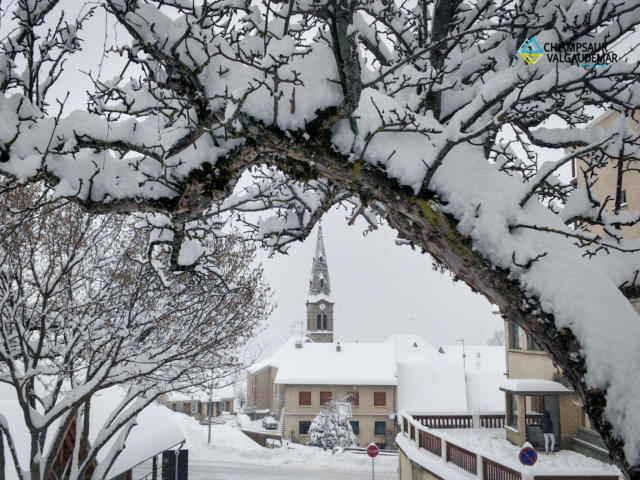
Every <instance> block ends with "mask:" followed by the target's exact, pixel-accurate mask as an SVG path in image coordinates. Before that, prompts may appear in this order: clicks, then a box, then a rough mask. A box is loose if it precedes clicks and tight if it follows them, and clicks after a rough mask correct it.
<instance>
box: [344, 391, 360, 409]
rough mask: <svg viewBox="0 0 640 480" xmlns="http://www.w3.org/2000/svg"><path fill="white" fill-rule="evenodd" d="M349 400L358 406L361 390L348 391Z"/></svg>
mask: <svg viewBox="0 0 640 480" xmlns="http://www.w3.org/2000/svg"><path fill="white" fill-rule="evenodd" d="M347 400H348V401H350V402H351V405H353V406H354V407H357V406H358V405H360V392H347Z"/></svg>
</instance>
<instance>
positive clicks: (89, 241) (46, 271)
mask: <svg viewBox="0 0 640 480" xmlns="http://www.w3.org/2000/svg"><path fill="white" fill-rule="evenodd" d="M29 190H31V191H33V190H34V188H33V187H31V188H29V189H18V190H15V191H13V192H12V193H11V194H6V195H5V196H4V197H3V200H4V202H3V205H2V206H3V208H2V210H1V211H0V215H1V216H2V220H3V222H2V225H3V226H2V234H3V239H2V243H1V244H0V382H1V383H4V384H8V385H10V386H11V387H13V390H14V392H15V395H16V398H17V400H18V403H19V405H20V407H21V410H22V416H23V417H24V422H25V424H26V426H27V428H28V431H29V435H30V447H29V448H30V452H29V458H30V464H29V468H28V469H23V468H22V467H21V466H20V464H19V463H18V456H17V454H18V452H17V451H16V442H15V441H14V435H15V433H16V432H13V431H12V430H11V429H10V428H9V424H8V423H7V421H6V419H4V417H3V416H2V414H0V431H1V432H2V433H3V435H4V437H5V439H6V441H7V443H8V445H9V452H10V458H9V468H12V466H11V463H13V465H14V466H15V469H16V471H17V473H18V476H19V478H21V479H24V480H27V479H31V480H42V479H44V478H49V475H50V472H51V471H52V469H54V467H55V469H56V474H57V475H59V476H60V478H70V479H81V478H95V479H102V478H105V476H106V474H107V473H108V470H109V468H110V467H111V465H112V464H113V462H114V461H115V460H116V458H117V457H118V455H119V454H120V453H121V451H122V449H123V448H124V445H125V440H126V438H127V436H128V434H129V432H130V430H131V429H132V428H133V427H134V425H135V420H136V416H137V414H138V413H139V412H140V411H141V410H142V409H143V408H145V407H146V406H148V405H149V404H150V403H151V402H152V401H154V400H155V399H156V398H158V397H159V396H160V395H162V394H164V393H167V392H170V391H174V390H177V389H184V388H189V387H193V386H196V385H202V384H205V383H210V382H212V381H215V380H216V378H218V379H223V378H227V377H229V376H230V375H233V374H234V373H235V372H237V371H238V370H239V369H240V368H242V366H243V347H244V346H245V344H246V342H247V341H248V340H249V339H250V338H252V337H253V335H254V334H255V332H256V330H257V329H258V328H259V326H260V323H261V321H263V320H264V319H265V317H266V315H267V314H268V313H269V300H268V298H267V295H268V289H267V288H266V287H265V286H264V284H263V283H262V281H261V275H262V273H261V270H260V268H258V267H257V266H256V265H253V264H252V262H253V258H254V257H253V248H251V247H249V246H247V245H245V244H242V243H238V242H235V241H233V240H232V239H230V238H224V239H219V240H218V241H217V242H216V244H215V245H211V246H210V247H211V248H210V251H211V254H212V257H211V258H213V257H215V258H216V264H217V267H216V270H215V272H213V271H211V272H209V271H206V272H199V273H196V272H182V273H179V274H173V273H171V272H165V274H164V275H161V272H159V270H158V268H154V267H153V266H152V265H151V264H152V263H153V262H154V261H159V260H157V259H156V257H158V256H160V255H161V254H162V252H158V253H155V254H147V249H148V248H149V247H148V239H147V236H146V233H145V232H144V231H139V230H137V229H135V228H134V227H133V226H132V221H131V219H129V218H126V217H118V216H90V215H88V214H86V213H83V212H82V211H81V210H80V208H79V207H78V206H77V205H75V204H73V203H69V202H63V201H58V202H54V203H50V204H49V205H48V207H49V208H48V210H47V209H46V208H45V207H44V206H40V208H38V209H31V208H30V206H31V200H32V198H33V195H32V194H30V193H29ZM16 212H19V213H16ZM214 252H215V253H214ZM149 256H151V259H149ZM223 381H224V380H223ZM227 381H228V380H227ZM113 386H119V387H121V388H122V389H123V390H124V392H125V393H124V397H123V399H122V401H121V403H120V404H119V405H114V406H113V410H112V411H111V412H110V415H109V421H108V422H106V424H105V426H104V427H101V430H100V431H99V433H98V434H97V436H96V437H95V440H93V441H92V442H89V408H90V403H91V399H92V398H93V396H94V395H95V394H96V393H99V392H100V391H101V390H104V389H106V388H110V387H113ZM72 422H75V425H76V446H75V448H74V449H73V454H72V455H71V456H70V457H69V458H68V459H66V461H67V463H66V464H63V465H59V464H58V463H59V462H57V458H58V455H57V454H58V452H59V451H60V449H61V447H62V444H63V442H64V440H65V435H66V433H67V430H68V429H69V426H70V425H71V423H72ZM94 428H95V427H94ZM113 438H117V439H118V441H116V442H111V443H110V440H112V439H113ZM45 442H46V444H47V448H46V449H45ZM105 450H106V451H105ZM98 453H102V454H103V455H101V458H102V460H101V461H100V462H99V463H98V464H97V466H96V461H97V458H98V457H97V455H98ZM3 472H4V470H3Z"/></svg>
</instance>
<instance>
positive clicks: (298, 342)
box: [296, 340, 302, 348]
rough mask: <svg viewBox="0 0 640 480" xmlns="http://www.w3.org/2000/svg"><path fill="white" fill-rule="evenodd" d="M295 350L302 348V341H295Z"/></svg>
mask: <svg viewBox="0 0 640 480" xmlns="http://www.w3.org/2000/svg"><path fill="white" fill-rule="evenodd" d="M296 348H302V340H296Z"/></svg>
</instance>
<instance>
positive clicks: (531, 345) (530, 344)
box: [527, 334, 542, 351]
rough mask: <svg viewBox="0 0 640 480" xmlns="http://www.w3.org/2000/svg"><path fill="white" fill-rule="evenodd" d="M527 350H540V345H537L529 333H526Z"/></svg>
mask: <svg viewBox="0 0 640 480" xmlns="http://www.w3.org/2000/svg"><path fill="white" fill-rule="evenodd" d="M527 350H538V351H539V350H542V348H540V345H538V343H537V342H536V341H535V340H534V339H533V337H532V336H531V335H529V334H527Z"/></svg>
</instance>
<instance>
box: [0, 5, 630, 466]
mask: <svg viewBox="0 0 640 480" xmlns="http://www.w3.org/2000/svg"><path fill="white" fill-rule="evenodd" d="M62 3H64V2H58V1H55V0H34V1H26V0H19V1H17V2H15V3H14V4H13V5H12V7H11V9H10V10H8V11H6V12H4V17H3V18H4V19H5V20H4V25H5V28H4V30H3V31H4V34H3V37H2V38H3V40H2V53H1V55H2V56H1V62H2V65H5V66H6V68H4V69H3V72H2V75H3V79H2V82H0V85H1V86H2V94H3V95H2V97H1V98H0V112H1V115H2V122H3V129H2V130H1V131H0V152H1V155H0V156H1V158H2V163H1V164H0V169H1V170H2V171H3V172H4V173H5V174H6V175H7V178H10V179H11V180H10V181H8V182H7V184H6V188H11V186H12V185H13V183H15V182H16V181H18V180H20V181H24V180H26V179H30V180H34V181H35V180H41V181H45V182H48V183H49V184H50V185H53V186H54V188H55V190H56V193H57V194H58V195H59V196H61V197H65V198H72V199H74V200H75V201H77V202H78V203H80V204H81V205H82V206H83V207H84V208H85V209H87V210H88V211H90V212H94V213H95V212H98V213H99V212H140V211H143V212H155V213H157V214H159V215H160V217H161V218H162V219H163V220H162V222H160V223H157V222H156V223H153V222H152V223H151V224H150V228H153V229H157V230H158V232H157V233H152V235H153V237H154V238H161V239H162V240H161V242H162V243H163V245H168V246H169V248H170V249H171V251H170V252H169V253H168V255H167V257H168V258H167V262H168V264H169V265H171V266H172V268H174V269H178V270H180V269H183V270H184V269H189V268H194V267H193V265H194V264H195V263H194V262H197V260H198V258H199V255H186V254H185V255H180V252H181V251H182V250H183V248H186V247H185V246H184V245H185V243H186V244H187V245H191V246H193V244H194V242H201V243H203V245H204V246H203V250H202V251H203V252H204V251H206V245H205V244H206V241H207V240H206V238H207V237H215V236H216V235H217V233H218V231H219V228H220V224H219V222H220V221H221V220H220V219H221V218H228V217H230V216H232V215H237V216H239V217H240V219H241V220H242V221H243V222H244V224H245V225H246V227H247V228H246V232H247V236H249V237H252V238H257V239H259V240H261V241H263V242H264V243H265V245H267V246H268V247H269V248H272V249H278V250H283V249H285V248H286V245H287V244H289V243H290V242H292V241H295V240H298V239H302V238H304V237H305V236H306V235H308V234H309V232H310V230H311V229H312V228H313V226H314V224H315V223H316V222H317V221H318V220H319V219H320V218H321V216H322V214H323V213H324V212H326V211H327V210H328V209H329V208H330V207H331V206H333V205H335V204H336V203H343V204H345V205H346V206H347V207H348V208H350V209H351V210H350V211H351V213H350V214H349V218H350V219H351V220H352V219H353V218H354V217H355V216H358V215H363V216H364V217H365V218H366V220H367V221H368V222H369V223H370V225H371V227H372V228H375V225H376V224H377V222H378V221H379V218H380V216H383V217H384V218H385V219H386V221H387V222H388V223H389V224H390V225H391V226H392V227H393V228H395V229H397V230H398V232H399V235H400V237H401V238H400V241H402V242H406V243H411V244H413V245H417V246H419V247H421V248H423V249H424V250H425V251H427V252H429V253H430V254H431V255H432V256H433V257H434V258H435V260H436V261H437V262H439V263H440V264H441V265H442V266H444V267H446V268H448V269H450V270H451V271H452V272H453V273H454V274H455V275H456V277H457V278H459V279H461V280H463V281H465V282H466V283H468V284H469V285H470V286H471V287H472V288H473V289H475V290H477V291H480V292H482V293H483V294H484V295H485V296H486V297H487V298H488V299H489V300H491V301H492V302H493V303H495V304H497V305H498V306H499V307H500V310H501V312H502V314H503V315H504V316H506V317H507V318H508V319H510V320H513V321H515V322H517V323H518V324H519V325H521V326H522V327H523V328H524V329H525V330H526V331H527V333H529V334H530V335H532V336H533V338H535V340H536V342H537V343H538V344H540V345H541V346H542V348H544V349H545V350H546V351H547V352H549V353H550V354H551V356H552V357H553V359H554V361H555V362H556V363H557V364H558V366H559V367H561V368H562V370H563V372H564V374H565V375H566V376H567V377H568V378H569V380H570V381H571V383H572V385H573V386H574V388H575V390H576V391H577V392H578V393H579V394H580V395H581V396H582V398H583V400H584V402H585V406H586V410H587V412H588V413H589V415H590V417H591V420H592V424H593V425H595V426H596V428H597V429H598V430H599V431H600V433H601V434H602V436H603V438H604V440H605V442H606V444H607V446H608V448H609V450H610V451H611V452H612V454H613V455H614V456H615V458H616V461H617V463H618V464H619V465H620V467H621V468H622V470H623V471H624V472H625V474H626V475H627V476H628V477H629V478H639V475H640V473H638V470H637V468H636V467H635V465H638V464H640V433H639V432H640V413H639V412H638V408H637V404H638V403H637V402H638V399H639V398H640V384H638V382H635V381H634V378H635V371H636V367H635V365H636V364H637V354H636V352H637V345H638V343H640V329H638V328H637V314H636V313H635V312H634V311H633V309H632V307H631V306H630V305H629V303H628V302H627V301H626V299H625V298H624V296H623V295H622V294H621V292H620V288H621V287H623V288H625V289H626V290H627V291H630V290H633V289H635V288H636V286H637V283H636V281H637V272H638V270H639V268H638V266H639V264H640V262H639V261H638V248H639V245H638V242H637V241H634V240H626V239H624V238H623V237H622V236H621V235H620V231H621V229H624V228H625V227H626V226H628V225H632V224H635V223H637V220H638V214H637V213H632V214H629V213H627V212H621V211H619V206H620V203H621V191H619V192H617V193H616V194H615V199H612V198H613V197H612V198H610V199H607V198H606V196H605V197H601V196H599V195H598V194H597V193H596V192H595V190H594V189H593V188H591V187H592V186H593V179H594V178H595V177H594V175H595V173H596V172H597V170H598V168H599V165H602V162H606V161H608V159H613V161H614V162H615V161H618V162H622V163H620V164H619V165H620V168H619V171H620V172H621V175H622V176H624V175H628V174H629V172H631V171H633V170H635V169H636V167H635V160H634V159H636V158H638V152H637V149H638V147H637V141H636V140H637V134H636V133H634V131H633V129H632V128H630V126H629V118H630V117H631V116H632V115H633V114H634V112H635V111H636V109H637V108H638V104H639V103H640V90H639V85H638V70H639V69H640V66H639V65H638V63H637V62H635V61H633V60H634V59H633V55H634V54H635V50H636V47H637V46H638V42H637V41H636V37H635V30H636V27H637V25H638V23H639V22H640V15H639V13H640V4H638V2H637V1H635V0H598V1H596V0H502V1H488V0H478V1H476V0H467V1H463V0H418V1H416V2H415V3H402V2H393V1H390V0H375V1H373V0H360V1H355V0H354V1H328V0H314V1H306V0H297V1H296V0H291V1H289V2H282V1H268V0H265V1H261V0H245V1H236V2H222V1H220V2H218V1H194V2H186V1H182V0H162V1H160V0H158V1H154V0H105V2H104V8H105V9H106V12H107V14H108V15H109V18H111V19H112V20H113V21H114V22H115V23H116V24H117V28H118V29H119V30H118V32H119V34H118V37H117V40H116V39H115V38H114V40H113V42H111V43H110V45H109V49H108V52H107V54H108V56H109V58H111V59H117V58H120V59H121V60H122V69H121V70H120V71H119V72H118V74H117V75H115V77H114V76H109V77H107V78H103V76H100V75H98V74H96V73H95V72H92V73H91V78H92V79H93V81H94V87H95V88H94V89H93V91H92V92H90V98H89V101H88V105H87V108H86V110H85V111H82V112H78V111H76V112H73V113H70V114H67V113H66V111H65V108H64V97H58V98H53V99H52V98H49V97H51V95H52V93H51V92H52V90H51V88H45V87H47V86H48V85H50V84H51V83H53V82H55V80H56V78H59V77H58V76H57V72H59V70H60V68H62V65H63V64H62V60H60V61H57V62H56V59H58V58H60V59H63V58H68V57H69V56H70V55H73V54H74V53H75V52H76V51H77V50H78V49H80V48H82V47H81V43H80V34H81V31H82V27H83V25H85V24H86V22H89V21H91V16H90V14H86V15H84V16H81V17H80V18H79V19H78V20H75V21H74V22H70V23H65V21H64V20H61V21H59V22H56V21H53V20H52V21H50V23H48V24H47V23H46V22H45V18H46V17H47V16H52V15H54V14H56V12H57V10H56V9H57V8H58V7H59V5H58V4H62ZM56 18H59V17H56ZM47 25H51V29H50V30H47V28H48V27H47ZM47 32H50V33H47ZM530 39H534V40H536V42H538V43H540V45H541V46H544V47H545V49H546V48H547V45H549V50H553V49H555V50H558V51H560V52H561V54H559V55H558V56H557V58H556V57H553V56H552V55H553V54H552V53H551V52H544V53H542V54H541V55H542V56H543V58H542V59H538V60H539V61H536V62H535V63H534V61H533V60H532V59H531V58H530V57H529V56H528V55H531V54H530V53H527V51H525V52H524V53H523V55H524V57H525V58H524V59H523V58H521V57H520V56H519V55H518V51H519V50H521V51H522V49H523V48H525V47H526V45H528V44H529V41H530ZM578 45H580V48H581V49H584V50H585V51H591V52H592V53H594V55H595V57H594V60H593V61H594V62H596V64H597V66H593V63H592V62H591V61H590V60H589V61H582V60H580V58H582V57H572V56H571V55H569V53H571V52H573V53H575V51H576V49H577V46H578ZM547 53H548V54H549V56H547ZM613 53H615V57H614V56H613V55H611V54H613ZM536 55H537V54H536ZM567 58H568V60H567ZM590 58H591V57H589V59H590ZM525 59H526V60H525ZM604 109H612V110H615V111H616V112H618V113H619V117H620V119H619V121H616V122H613V123H611V124H610V125H609V126H608V127H606V128H600V127H588V128H582V127H584V126H585V125H586V124H588V122H590V121H591V119H592V118H593V117H594V115H597V114H598V112H602V111H603V110H604ZM536 147H546V148H553V149H558V150H563V151H564V152H565V153H564V155H563V156H562V158H560V159H559V160H555V161H553V162H544V163H542V162H539V161H538V158H537V154H536V152H537V150H536ZM575 159H580V165H581V167H580V168H581V169H582V170H581V172H583V173H581V175H585V176H586V177H587V179H588V180H589V181H587V182H586V183H585V185H587V186H586V187H585V188H580V189H576V188H574V187H573V186H572V185H571V184H568V183H566V182H564V183H563V182H561V181H560V180H559V177H558V175H557V172H558V170H559V169H560V168H562V167H563V166H564V165H567V164H569V163H570V162H572V161H573V160H575ZM246 172H249V173H250V175H252V177H251V181H250V182H249V185H248V186H246V188H242V189H241V188H238V187H237V185H238V180H239V179H240V177H241V176H242V175H243V174H244V173H246ZM625 172H626V173H625ZM12 182H13V183H12ZM622 182H623V180H620V182H619V185H622ZM618 190H620V189H618ZM616 205H617V206H616ZM258 211H265V212H268V213H265V214H263V215H261V216H260V217H259V219H257V218H258V215H255V212H258ZM221 215H222V217H221ZM577 224H580V225H582V226H585V225H586V226H588V228H577V227H576V226H577ZM185 251H186V250H185Z"/></svg>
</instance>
